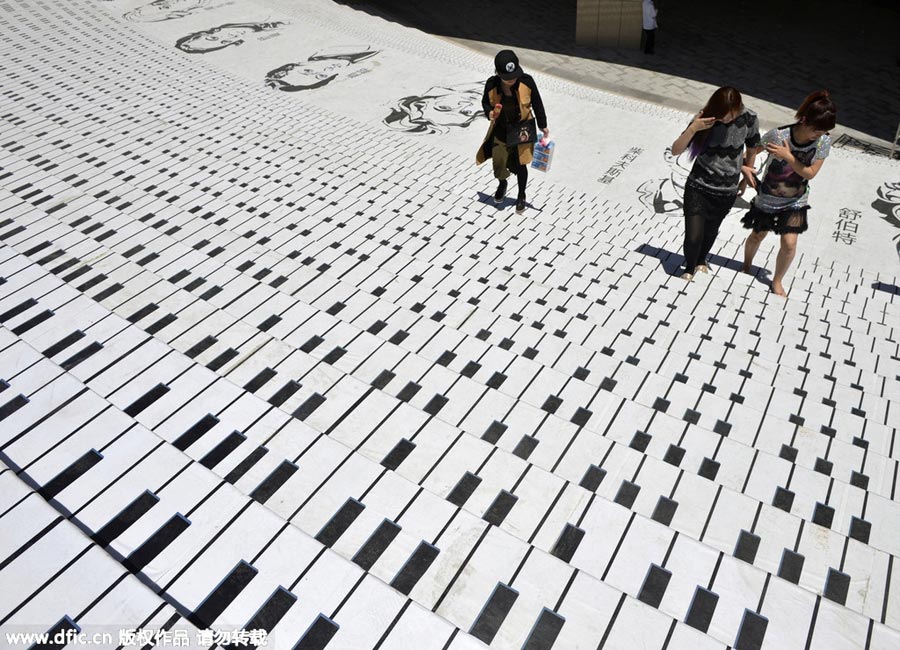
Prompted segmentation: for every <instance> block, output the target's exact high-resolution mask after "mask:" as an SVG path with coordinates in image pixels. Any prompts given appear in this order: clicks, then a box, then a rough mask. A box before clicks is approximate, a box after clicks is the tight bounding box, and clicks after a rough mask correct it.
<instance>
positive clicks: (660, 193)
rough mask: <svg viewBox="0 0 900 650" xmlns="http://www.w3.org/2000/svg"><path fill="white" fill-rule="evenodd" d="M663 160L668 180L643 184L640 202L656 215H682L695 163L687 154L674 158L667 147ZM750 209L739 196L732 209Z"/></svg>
mask: <svg viewBox="0 0 900 650" xmlns="http://www.w3.org/2000/svg"><path fill="white" fill-rule="evenodd" d="M663 160H664V161H665V162H666V163H667V164H668V165H669V169H670V172H669V176H668V178H651V179H649V180H646V181H644V182H643V183H641V184H640V185H639V186H638V188H637V194H638V200H639V201H640V202H641V204H642V205H643V206H644V207H646V208H647V209H648V210H652V211H653V212H655V213H656V214H665V215H681V214H682V210H683V209H684V185H685V183H686V182H687V178H688V175H689V174H690V173H691V167H692V165H693V163H692V162H691V160H690V157H689V156H688V154H687V153H686V152H685V153H682V154H680V155H678V156H673V155H672V148H671V147H666V150H665V151H664V152H663ZM749 207H750V204H749V203H748V202H747V201H746V200H745V199H744V198H743V197H741V196H739V197H738V198H737V199H736V200H735V202H734V207H732V208H731V209H732V211H734V210H747V209H748V208H749Z"/></svg>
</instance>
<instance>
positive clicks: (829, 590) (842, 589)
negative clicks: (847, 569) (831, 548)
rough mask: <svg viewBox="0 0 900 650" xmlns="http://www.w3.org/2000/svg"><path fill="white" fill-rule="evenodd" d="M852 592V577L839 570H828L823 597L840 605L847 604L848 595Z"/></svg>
mask: <svg viewBox="0 0 900 650" xmlns="http://www.w3.org/2000/svg"><path fill="white" fill-rule="evenodd" d="M849 591H850V576H849V575H847V574H846V573H844V572H842V571H838V570H837V569H828V577H827V578H826V579H825V591H824V592H823V594H822V595H823V596H825V598H827V599H828V600H832V601H834V602H836V603H837V604H838V605H845V604H847V593H848V592H849Z"/></svg>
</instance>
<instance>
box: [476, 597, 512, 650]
mask: <svg viewBox="0 0 900 650" xmlns="http://www.w3.org/2000/svg"><path fill="white" fill-rule="evenodd" d="M518 597H519V592H518V591H516V590H515V589H512V588H511V587H508V586H506V585H505V584H503V583H502V582H498V583H497V586H496V587H494V591H493V593H491V596H490V598H488V601H487V603H485V605H484V608H483V609H482V610H481V613H479V614H478V618H476V619H475V622H474V623H472V627H471V629H469V634H471V635H472V636H474V637H475V638H476V639H478V640H479V641H481V642H483V643H485V644H486V645H490V644H491V641H493V640H494V637H495V636H496V635H497V631H498V630H499V629H500V626H501V625H503V621H505V620H506V617H507V615H508V614H509V610H511V609H512V606H513V604H514V603H515V602H516V599H517V598H518Z"/></svg>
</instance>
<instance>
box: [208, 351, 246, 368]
mask: <svg viewBox="0 0 900 650" xmlns="http://www.w3.org/2000/svg"><path fill="white" fill-rule="evenodd" d="M237 355H238V351H237V350H235V349H234V348H228V349H227V350H225V351H224V352H222V353H221V354H220V355H219V356H217V357H216V358H215V359H213V360H212V361H210V362H209V363H207V364H206V367H207V368H209V369H210V370H212V371H213V372H215V371H217V370H220V369H221V368H222V366H224V365H225V364H226V363H228V362H229V361H231V360H232V359H234V358H235V357H236V356H237Z"/></svg>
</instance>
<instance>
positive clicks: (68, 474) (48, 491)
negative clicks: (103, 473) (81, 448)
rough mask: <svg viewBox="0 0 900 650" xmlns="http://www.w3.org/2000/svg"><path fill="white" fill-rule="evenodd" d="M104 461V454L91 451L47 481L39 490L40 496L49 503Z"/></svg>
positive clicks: (94, 450)
mask: <svg viewBox="0 0 900 650" xmlns="http://www.w3.org/2000/svg"><path fill="white" fill-rule="evenodd" d="M101 460H103V454H101V453H100V452H99V451H97V450H96V449H91V450H90V451H89V452H87V453H86V454H84V455H83V456H82V457H81V458H79V459H78V460H76V461H75V462H74V463H72V464H71V465H69V466H68V467H67V468H66V469H64V470H63V471H61V472H60V473H59V474H57V475H56V476H54V477H53V478H52V479H50V480H49V481H47V483H45V484H44V486H43V487H42V488H41V489H40V490H39V494H40V495H41V496H42V497H44V498H45V499H47V500H48V501H49V500H50V499H52V498H53V497H55V496H56V495H57V494H59V493H60V492H62V491H63V490H65V489H66V488H67V487H69V486H70V485H71V484H72V483H74V482H75V481H77V480H78V479H79V478H80V477H81V476H82V475H83V474H85V473H86V472H87V471H88V470H89V469H91V468H92V467H93V466H94V465H96V464H97V463H99V462H100V461H101Z"/></svg>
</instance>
